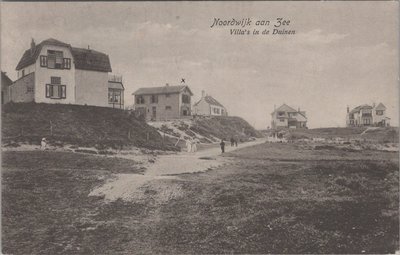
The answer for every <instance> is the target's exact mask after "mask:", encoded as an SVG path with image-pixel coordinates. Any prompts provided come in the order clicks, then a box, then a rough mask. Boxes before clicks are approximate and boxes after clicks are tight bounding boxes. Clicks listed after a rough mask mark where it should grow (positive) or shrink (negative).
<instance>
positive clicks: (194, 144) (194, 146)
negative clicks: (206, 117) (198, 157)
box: [192, 139, 197, 152]
mask: <svg viewBox="0 0 400 255" xmlns="http://www.w3.org/2000/svg"><path fill="white" fill-rule="evenodd" d="M196 151H197V141H196V139H192V152H196Z"/></svg>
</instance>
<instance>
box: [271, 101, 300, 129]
mask: <svg viewBox="0 0 400 255" xmlns="http://www.w3.org/2000/svg"><path fill="white" fill-rule="evenodd" d="M271 118H272V121H271V128H274V129H275V128H307V117H306V112H305V111H300V109H298V110H297V111H296V110H295V109H293V108H292V107H290V106H288V105H286V104H283V105H281V106H280V107H279V108H277V109H275V110H274V111H273V112H272V113H271Z"/></svg>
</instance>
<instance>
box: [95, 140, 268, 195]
mask: <svg viewBox="0 0 400 255" xmlns="http://www.w3.org/2000/svg"><path fill="white" fill-rule="evenodd" d="M264 142H265V140H264V139H258V140H256V141H252V142H248V143H243V144H240V145H239V146H238V147H231V146H226V150H225V151H226V152H230V151H233V150H236V149H241V148H245V147H249V146H254V145H257V144H261V143H264ZM228 162H229V158H225V157H221V150H220V148H210V149H206V150H203V151H198V152H196V153H188V152H181V153H178V154H175V155H163V156H160V157H159V158H158V159H157V160H156V161H155V162H154V163H148V164H147V165H146V168H147V170H146V172H145V173H144V174H143V175H140V174H117V175H115V178H112V179H110V180H109V181H108V182H107V183H105V184H104V185H103V186H100V187H97V188H95V189H94V190H92V192H91V193H90V194H89V196H101V197H104V199H105V201H106V202H111V201H115V200H117V199H122V200H124V201H137V200H141V199H145V194H144V190H143V189H144V188H149V186H151V185H152V184H154V183H155V181H157V185H153V187H152V189H153V190H154V189H156V190H157V191H158V194H159V195H158V197H157V200H159V201H160V202H164V201H168V200H169V199H170V198H171V197H177V196H179V190H180V188H179V187H174V188H172V189H168V188H167V189H162V187H163V186H164V185H163V183H165V182H164V180H170V179H179V176H178V175H179V174H183V173H195V172H201V171H206V170H209V169H213V168H216V167H218V166H220V165H223V164H226V163H228ZM160 181H161V182H160ZM160 189H162V190H160Z"/></svg>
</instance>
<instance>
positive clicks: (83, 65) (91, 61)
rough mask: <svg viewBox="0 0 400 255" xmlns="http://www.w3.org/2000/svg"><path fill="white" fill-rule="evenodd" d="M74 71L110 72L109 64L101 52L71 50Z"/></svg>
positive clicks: (106, 57) (108, 60) (79, 49)
mask: <svg viewBox="0 0 400 255" xmlns="http://www.w3.org/2000/svg"><path fill="white" fill-rule="evenodd" d="M72 55H73V56H74V63H75V68H76V69H83V70H91V71H101V72H111V71H112V70H111V64H110V59H109V58H108V56H107V55H106V54H104V53H102V52H99V51H95V50H89V49H81V48H72Z"/></svg>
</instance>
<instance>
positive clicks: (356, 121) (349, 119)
mask: <svg viewBox="0 0 400 255" xmlns="http://www.w3.org/2000/svg"><path fill="white" fill-rule="evenodd" d="M346 126H347V127H360V126H381V127H386V126H390V118H388V117H387V116H386V107H385V106H384V105H383V104H382V103H379V104H378V105H375V104H374V105H372V106H371V105H367V104H364V105H359V106H357V107H355V108H354V109H352V110H351V111H350V108H349V107H347V114H346Z"/></svg>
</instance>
